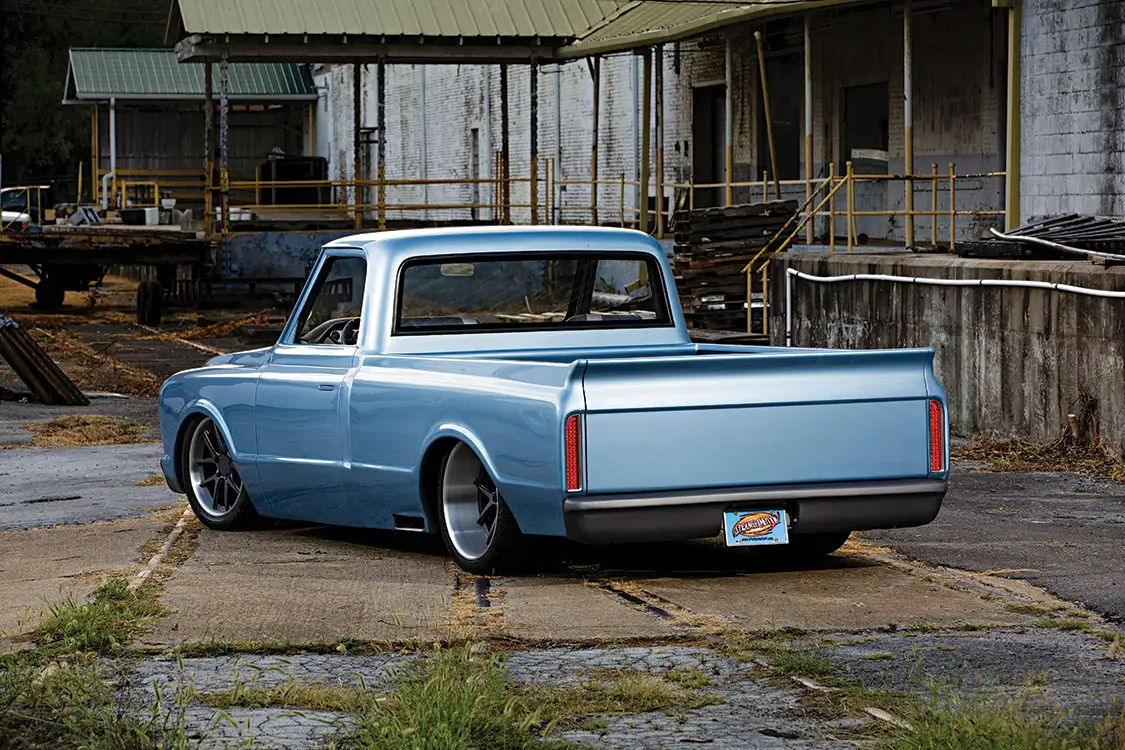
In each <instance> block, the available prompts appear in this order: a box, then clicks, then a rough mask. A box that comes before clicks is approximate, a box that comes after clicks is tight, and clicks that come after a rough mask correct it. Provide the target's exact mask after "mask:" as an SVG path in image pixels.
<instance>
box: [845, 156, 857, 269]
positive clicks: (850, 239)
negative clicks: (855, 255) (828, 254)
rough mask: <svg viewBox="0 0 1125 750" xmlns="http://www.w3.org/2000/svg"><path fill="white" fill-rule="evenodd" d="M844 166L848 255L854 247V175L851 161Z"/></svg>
mask: <svg viewBox="0 0 1125 750" xmlns="http://www.w3.org/2000/svg"><path fill="white" fill-rule="evenodd" d="M845 166H846V168H847V171H846V172H844V179H845V180H847V181H848V184H847V185H846V186H845V187H844V189H845V190H847V191H848V252H849V253H850V252H851V251H852V249H853V248H854V247H855V231H854V230H855V224H854V222H855V214H853V213H852V212H853V211H854V210H855V208H854V207H853V206H854V204H855V181H854V180H853V179H852V175H853V174H854V173H853V172H852V163H851V160H848V162H847V164H846V165H845Z"/></svg>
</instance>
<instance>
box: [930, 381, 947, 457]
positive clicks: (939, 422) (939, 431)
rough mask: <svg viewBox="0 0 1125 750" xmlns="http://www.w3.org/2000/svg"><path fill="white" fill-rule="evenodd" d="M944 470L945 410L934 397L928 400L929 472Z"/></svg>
mask: <svg viewBox="0 0 1125 750" xmlns="http://www.w3.org/2000/svg"><path fill="white" fill-rule="evenodd" d="M944 470H945V412H944V410H943V409H942V406H941V402H940V401H938V400H937V399H936V398H935V399H931V400H930V473H931V474H938V473H940V472H942V471H944Z"/></svg>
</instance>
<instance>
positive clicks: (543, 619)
mask: <svg viewBox="0 0 1125 750" xmlns="http://www.w3.org/2000/svg"><path fill="white" fill-rule="evenodd" d="M504 618H505V620H506V622H507V625H508V627H507V630H508V632H510V633H511V634H512V635H515V636H517V637H521V638H527V639H529V640H585V639H590V638H649V637H666V636H669V635H675V634H676V633H675V631H674V630H673V629H672V628H670V627H669V626H668V625H667V624H665V623H663V622H661V621H660V620H658V619H657V618H655V617H652V616H650V615H646V614H644V613H642V612H639V611H637V610H635V609H632V608H630V607H629V606H628V605H627V604H625V603H623V602H621V601H620V600H618V599H615V598H613V597H612V596H610V595H609V594H606V593H605V592H603V591H601V590H599V589H597V588H594V587H592V586H587V585H585V584H584V583H583V582H582V581H576V580H565V579H552V578H507V579H505V580H504Z"/></svg>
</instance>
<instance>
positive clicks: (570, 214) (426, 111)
mask: <svg viewBox="0 0 1125 750" xmlns="http://www.w3.org/2000/svg"><path fill="white" fill-rule="evenodd" d="M1119 2H1120V0H1119ZM1029 4H1031V5H1035V4H1047V0H1029ZM795 23H797V24H799V23H800V19H796V21H795ZM1003 24H1004V16H1003V12H1002V11H995V10H993V9H992V8H991V7H990V3H989V2H988V0H954V2H953V4H952V7H948V8H941V9H938V10H933V11H919V12H916V14H915V17H914V76H915V78H914V82H915V83H914V87H915V101H914V142H915V170H916V172H919V173H923V172H924V173H928V172H929V170H930V163H931V162H936V163H937V164H938V165H939V171H941V172H946V171H947V170H948V164H949V162H951V161H953V162H956V163H957V169H958V172H960V173H964V172H984V171H991V170H998V169H1002V153H1001V148H1000V145H1001V137H1002V134H1001V132H1000V130H1001V122H1002V114H1001V109H1000V107H1001V102H1002V101H1003V86H1004V75H1003V65H1002V56H1003V54H1004V41H1003V40H1004V36H1003ZM797 28H798V30H799V25H798V26H797ZM732 33H733V34H734V40H733V45H734V50H735V56H734V80H733V89H732V90H733V92H734V100H735V107H734V133H735V144H734V161H735V171H734V177H735V179H736V180H745V179H755V178H756V176H757V172H758V164H759V161H761V160H762V159H768V155H766V154H762V155H759V154H758V153H757V151H758V143H757V132H756V127H757V120H758V107H759V102H758V99H759V97H758V86H759V84H758V70H757V59H756V52H755V47H754V40H753V35H752V33H753V29H751V28H738V29H733V30H732ZM798 36H799V34H798ZM1031 36H1032V35H1029V36H1028V37H1025V45H1029V44H1032V41H1031ZM1087 36H1089V34H1087ZM1044 43H1045V42H1044ZM674 49H675V46H674V45H672V44H668V45H666V46H665V54H664V86H665V178H666V181H679V182H686V181H687V177H688V173H689V172H690V169H691V159H690V142H691V113H692V87H693V86H695V85H700V84H705V83H711V82H721V81H722V79H723V76H724V53H723V43H722V40H721V37H715V38H711V39H703V40H692V41H686V42H683V43H681V45H680V55H679V60H680V66H679V73H678V74H677V73H676V72H675V70H674V58H675V54H674ZM1025 49H1027V47H1026V46H1025ZM797 51H799V48H798V49H797ZM1044 54H1056V55H1059V56H1060V59H1061V58H1062V57H1065V55H1062V53H1044ZM813 65H814V143H815V146H814V158H815V163H814V171H815V172H817V173H818V174H826V173H827V160H828V159H830V158H835V159H838V160H840V161H842V160H843V157H842V155H841V154H840V152H839V149H840V122H841V115H840V107H841V104H842V102H841V95H840V92H841V89H842V88H843V87H846V86H850V85H857V84H864V83H871V82H876V81H887V82H888V88H889V96H890V103H889V107H888V109H889V115H890V124H889V128H890V154H891V165H890V170H891V171H892V172H901V171H902V166H903V161H902V159H903V137H902V111H903V108H902V91H903V85H902V13H901V5H898V4H895V5H894V6H890V5H888V6H882V7H875V8H870V9H861V10H858V11H839V12H836V11H831V12H824V13H818V14H816V15H814V16H813ZM639 67H640V59H639V58H636V57H635V56H633V55H629V54H622V55H614V56H610V57H607V58H604V59H603V62H602V102H601V123H602V125H601V136H600V140H599V171H600V175H601V177H602V179H607V180H619V179H620V175H621V173H622V172H624V173H625V176H626V179H627V180H635V179H636V177H637V175H638V173H639V169H638V164H637V153H638V151H639V149H638V147H637V142H636V137H635V135H634V133H635V132H637V133H639V131H640V127H639V122H638V120H637V117H638V114H639V107H640V92H639V90H638V88H639V83H640V72H639ZM387 70H388V82H387V176H388V177H389V178H403V179H409V178H419V177H421V176H423V175H427V176H429V177H430V178H467V177H469V175H470V172H471V167H470V165H469V154H470V132H471V129H472V128H478V129H479V132H480V139H481V142H480V143H481V162H482V163H481V165H480V174H481V175H482V176H485V177H487V176H489V175H491V172H492V156H491V150H490V147H491V149H499V148H500V130H501V127H500V85H499V79H500V75H499V68H498V67H497V66H455V65H448V66H431V67H429V68H428V69H427V70H426V72H425V74H424V75H425V81H426V85H425V107H423V105H422V85H421V76H422V75H423V74H422V72H421V71H422V69H421V68H419V67H415V66H409V65H399V66H388V68H387ZM1118 70H1120V69H1118ZM1087 78H1089V76H1083V75H1078V76H1076V77H1075V78H1074V81H1075V82H1079V83H1080V82H1081V81H1084V80H1086V79H1087ZM324 80H325V81H326V85H327V88H328V91H327V94H326V99H325V101H326V103H327V105H328V110H329V112H330V115H329V118H330V124H329V126H328V127H329V130H330V137H328V138H318V151H319V152H320V153H321V154H323V155H325V156H327V157H328V158H329V160H330V162H331V165H332V166H331V173H332V174H333V175H334V176H348V175H350V173H351V145H350V144H351V138H352V134H351V130H352V105H351V97H352V89H351V69H350V66H337V67H335V68H333V69H332V70H331V71H329V72H328V73H327V74H326V75H325V76H324ZM1091 80H1092V79H1091ZM509 81H510V83H509V85H510V103H511V109H510V115H511V126H510V127H511V155H512V174H513V176H519V177H522V176H526V174H527V171H528V149H529V137H528V135H529V134H528V120H529V112H528V68H527V66H517V65H512V66H510V67H509ZM556 85H557V86H558V88H559V93H558V100H560V101H561V113H560V114H561V116H558V115H557V112H558V108H557V107H556ZM486 90H488V91H490V93H491V101H490V105H491V106H490V107H486V105H485V102H484V97H485V91H486ZM771 94H772V96H773V97H775V98H777V97H781V96H796V97H798V98H799V100H801V101H803V99H804V95H803V91H790V92H781V91H778V92H771ZM364 96H365V107H364V109H365V113H364V125H365V126H368V127H373V126H374V125H375V122H376V121H375V105H374V102H375V67H374V66H371V67H370V68H369V70H368V73H367V75H366V79H365V94H364ZM654 102H655V96H654ZM592 108H593V100H592V84H591V80H590V75H589V72H588V69H587V65H586V62H585V61H583V60H578V61H573V62H569V63H566V64H564V65H561V66H556V65H554V64H547V65H544V66H542V67H541V69H540V72H539V155H540V160H541V163H542V167H541V168H542V169H544V170H545V169H546V162H547V159H548V158H551V159H553V158H554V157H555V156H556V153H557V154H558V156H559V157H560V158H559V163H558V175H559V176H560V178H561V179H570V180H580V181H586V180H588V179H589V163H590V138H591V116H592ZM487 110H490V113H487V112H486V111H487ZM487 114H490V115H491V117H490V119H489V121H488V122H486V121H485V120H486V116H487ZM1078 123H1079V121H1078V115H1075V125H1074V127H1078ZM1082 123H1083V124H1082V127H1087V126H1089V125H1093V124H1095V123H1094V122H1093V120H1090V121H1089V122H1086V121H1082ZM423 127H424V129H425V134H424V136H423ZM1048 135H1059V136H1062V134H1054V133H1044V134H1042V136H1048ZM802 136H803V127H802ZM1042 136H1040V135H1036V136H1034V137H1042ZM1031 137H1033V136H1032V135H1030V134H1029V132H1028V131H1026V130H1025V138H1031ZM489 139H490V140H491V143H489ZM423 140H425V143H426V148H425V149H424V151H425V154H426V160H425V164H423V160H422V154H423V148H422V143H423ZM1060 140H1066V138H1065V137H1063V138H1060ZM685 143H686V144H688V146H689V153H687V154H685V149H684V146H685ZM802 143H803V137H802ZM556 149H557V150H556ZM373 152H374V147H372V158H371V159H370V163H372V164H373V163H374V158H373ZM654 153H655V151H654ZM1064 153H1066V152H1065V151H1059V152H1054V151H1045V152H1044V155H1047V154H1049V155H1053V156H1061V155H1062V154H1064ZM1089 153H1090V161H1089V163H1090V164H1091V165H1093V166H1094V167H1096V166H1097V161H1096V158H1095V155H1096V154H1097V153H1098V152H1097V150H1096V149H1094V148H1093V144H1092V142H1091V148H1090V150H1089ZM1028 169H1029V168H1028V167H1027V166H1025V170H1028ZM1025 173H1027V174H1030V175H1031V176H1032V177H1033V178H1034V177H1035V173H1034V172H1028V171H1025ZM802 174H803V167H802ZM367 176H368V177H373V176H374V175H373V174H371V175H367ZM1001 184H1002V180H1000V179H980V180H976V181H973V182H966V183H964V184H958V196H957V197H958V199H957V206H958V208H959V209H961V208H997V207H1000V201H1001V192H1000V190H1001ZM1029 184H1030V183H1029ZM490 187H491V186H488V185H486V186H482V187H481V190H480V197H481V200H482V201H484V202H489V201H490V200H491V189H490ZM1027 188H1028V184H1025V190H1026V189H1027ZM471 190H472V188H471V187H470V186H468V185H458V186H431V187H429V188H428V189H422V188H402V187H398V188H394V189H393V190H392V191H391V192H390V193H389V195H388V200H389V201H390V202H396V203H405V202H409V203H421V202H422V201H423V199H424V198H428V201H429V203H430V204H434V203H463V202H467V201H468V200H469V196H470V195H471ZM426 192H428V196H425V195H424V193H426ZM785 193H786V195H787V196H789V195H792V197H798V198H800V199H802V200H803V198H804V187H803V186H800V187H794V188H787V189H786V191H785ZM883 194H885V197H884V198H876V200H877V202H878V203H877V205H875V206H873V207H874V208H885V207H888V206H890V207H895V206H901V205H902V203H903V202H904V197H903V186H902V183H893V184H892V185H891V186H889V187H887V188H886V189H885V190H884V192H883ZM559 195H560V198H559V204H560V206H561V207H562V208H563V211H562V218H563V220H564V221H567V222H574V223H577V222H583V221H588V219H589V213H588V210H587V209H584V208H578V207H586V206H588V205H589V203H590V191H589V186H588V184H573V185H568V186H567V188H566V190H565V192H561V193H559ZM760 196H761V189H760V188H754V189H745V190H740V191H738V192H737V194H736V200H740V201H741V200H751V199H752V200H760ZM839 197H840V198H841V199H842V198H843V195H842V193H841V194H839ZM370 200H371V201H372V202H373V200H374V197H373V196H371V197H370ZM512 200H513V202H515V203H527V202H528V196H527V187H526V185H518V186H514V187H513V190H512ZM540 200H541V202H543V203H546V200H547V198H546V195H545V194H544V192H543V191H541V193H540ZM947 200H948V192H947V188H946V187H944V186H940V187H939V208H941V209H943V210H944V209H945V208H946V207H947V205H948V202H947ZM620 202H621V191H620V189H619V187H617V185H614V184H606V185H603V186H602V187H601V189H600V191H599V204H600V208H601V212H600V218H601V220H602V221H617V220H618V216H619V206H620ZM915 202H916V207H918V208H919V209H922V208H928V207H929V203H930V192H929V183H928V181H927V182H925V183H924V184H920V185H919V186H918V187H917V193H916V198H915ZM625 203H626V206H627V211H626V216H627V217H628V218H629V219H632V218H633V217H634V216H635V210H634V209H635V206H636V192H635V188H633V187H629V188H627V189H626V191H625ZM837 205H838V207H841V206H842V200H840V201H838V202H837ZM567 207H570V209H569V210H567ZM412 215H413V216H414V217H415V218H417V217H418V216H419V214H417V213H414V214H412ZM485 216H487V213H486V214H485ZM467 217H468V212H467V211H465V210H460V211H450V210H444V211H438V210H432V211H430V212H428V218H430V219H451V218H467ZM513 218H514V219H515V220H517V221H526V219H527V212H526V210H514V211H513ZM928 222H929V220H928V219H927V218H919V219H918V220H917V232H918V234H919V236H920V237H928V234H929V223H928ZM866 224H867V229H866V230H865V231H868V232H869V233H870V234H872V236H895V237H901V234H902V227H901V219H898V220H897V222H889V221H887V220H886V219H884V218H881V217H880V218H878V219H876V220H873V221H870V222H867V223H866ZM978 224H979V222H978ZM939 226H940V228H941V233H942V234H941V236H943V237H944V236H947V232H948V230H947V226H948V225H947V223H946V220H945V219H944V218H942V219H941V220H940V222H939ZM959 226H960V227H961V231H960V232H959V233H960V234H961V236H965V235H966V234H970V235H972V236H976V235H979V234H980V231H981V229H980V227H979V226H977V225H975V224H974V223H973V222H971V221H970V220H969V219H968V218H963V219H959ZM841 231H842V224H841Z"/></svg>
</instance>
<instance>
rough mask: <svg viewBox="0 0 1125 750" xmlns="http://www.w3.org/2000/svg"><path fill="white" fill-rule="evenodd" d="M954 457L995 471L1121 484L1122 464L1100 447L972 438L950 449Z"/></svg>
mask: <svg viewBox="0 0 1125 750" xmlns="http://www.w3.org/2000/svg"><path fill="white" fill-rule="evenodd" d="M952 454H953V456H954V457H955V458H960V459H964V460H968V461H979V462H981V463H985V464H988V466H989V468H991V469H992V470H993V471H998V472H1029V471H1069V472H1074V473H1076V474H1085V475H1087V476H1096V477H1104V478H1108V479H1114V480H1117V481H1125V465H1123V464H1122V462H1121V461H1119V460H1118V459H1116V458H1114V457H1113V456H1111V455H1110V454H1109V453H1108V452H1107V451H1106V449H1105V446H1103V445H1100V444H1089V443H1079V442H1076V441H1073V440H1070V439H1066V438H1060V439H1059V440H1056V441H1055V442H1053V443H1048V444H1046V445H1043V444H1039V443H1029V442H1027V441H1024V440H985V439H982V438H974V439H973V440H971V441H970V442H968V443H966V444H960V445H954V446H952Z"/></svg>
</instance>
